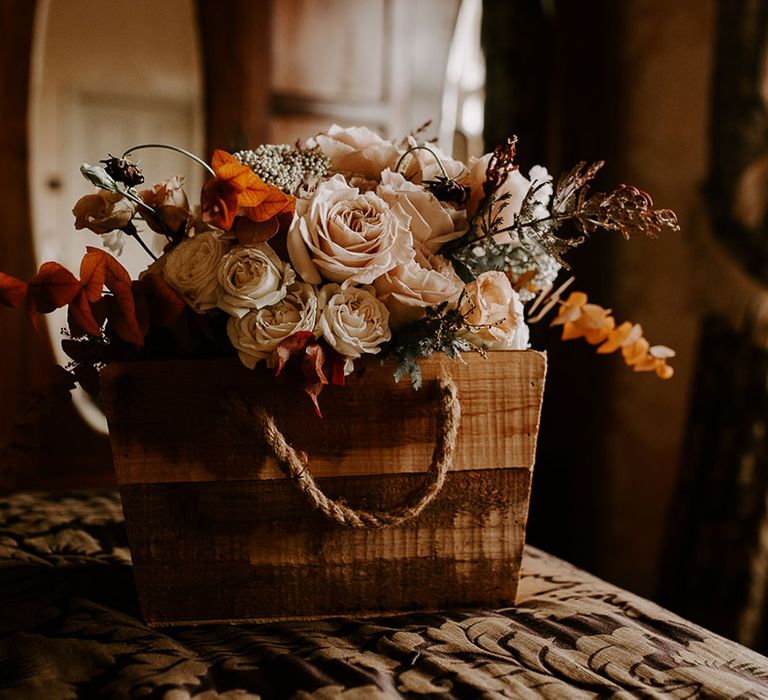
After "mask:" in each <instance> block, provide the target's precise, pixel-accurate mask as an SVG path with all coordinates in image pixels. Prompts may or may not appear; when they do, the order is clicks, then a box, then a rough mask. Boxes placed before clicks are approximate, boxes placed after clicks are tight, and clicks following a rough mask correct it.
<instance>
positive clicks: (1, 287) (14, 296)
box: [0, 272, 28, 309]
mask: <svg viewBox="0 0 768 700" xmlns="http://www.w3.org/2000/svg"><path fill="white" fill-rule="evenodd" d="M27 289H28V287H27V283H26V282H25V281H24V280H19V279H16V278H15V277H11V276H10V275H6V274H5V273H4V272H0V304H5V305H6V306H10V307H11V308H12V309H18V308H21V305H22V304H23V303H24V299H26V297H27Z"/></svg>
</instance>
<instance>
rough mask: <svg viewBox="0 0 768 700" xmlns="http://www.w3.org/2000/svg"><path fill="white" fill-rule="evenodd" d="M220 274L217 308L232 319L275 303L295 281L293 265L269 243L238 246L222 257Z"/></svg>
mask: <svg viewBox="0 0 768 700" xmlns="http://www.w3.org/2000/svg"><path fill="white" fill-rule="evenodd" d="M217 274H218V280H219V287H220V296H219V301H218V304H217V305H218V307H219V308H220V309H222V310H223V311H226V312H227V313H228V314H230V315H231V316H245V314H247V313H248V310H249V309H261V308H263V307H265V306H270V305H271V304H276V303H277V302H278V301H280V300H281V299H282V298H283V297H284V296H285V295H286V294H287V291H288V286H289V285H291V284H293V282H294V280H295V279H296V273H294V271H293V270H292V269H291V266H290V265H289V264H288V263H286V262H283V261H282V260H280V258H279V257H278V255H277V253H275V251H274V250H273V249H272V247H271V246H270V245H269V244H268V243H258V244H257V245H255V246H249V247H247V248H246V247H245V246H235V247H234V248H232V250H230V251H229V253H227V254H226V255H225V256H224V257H223V258H222V260H221V263H220V265H219V269H218V272H217Z"/></svg>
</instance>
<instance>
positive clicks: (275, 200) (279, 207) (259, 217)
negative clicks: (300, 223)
mask: <svg viewBox="0 0 768 700" xmlns="http://www.w3.org/2000/svg"><path fill="white" fill-rule="evenodd" d="M267 187H268V188H269V189H268V191H267V194H266V196H265V197H264V198H263V199H262V200H261V202H260V203H259V204H257V205H256V206H251V205H249V204H246V203H245V202H244V201H242V200H243V199H244V198H243V197H242V195H238V203H239V204H240V207H241V208H242V214H243V216H246V217H248V218H249V219H250V220H251V221H255V222H257V223H259V222H263V221H268V220H269V219H271V218H273V217H276V216H278V215H280V214H283V213H289V214H293V210H294V208H295V206H296V200H295V199H294V198H293V197H291V196H290V195H288V194H285V192H283V191H282V190H280V189H278V188H277V187H273V186H272V185H267Z"/></svg>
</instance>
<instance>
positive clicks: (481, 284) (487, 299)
mask: <svg viewBox="0 0 768 700" xmlns="http://www.w3.org/2000/svg"><path fill="white" fill-rule="evenodd" d="M465 292H466V293H465V297H464V301H463V302H462V305H461V312H462V314H463V315H464V321H465V323H466V324H467V325H468V326H469V328H468V330H467V332H466V336H467V339H468V340H471V341H472V342H473V343H475V344H477V345H480V346H481V347H484V348H488V349H490V350H524V349H525V348H527V347H528V340H529V334H528V326H527V325H526V324H525V318H524V312H523V304H522V302H521V301H520V297H519V295H518V294H517V292H516V291H515V290H514V289H513V288H512V285H511V284H510V282H509V280H508V279H507V276H506V275H505V274H504V273H503V272H496V271H491V272H483V273H482V274H481V275H480V276H479V277H478V278H477V279H476V280H474V281H473V282H470V283H469V284H468V285H467V286H466V288H465Z"/></svg>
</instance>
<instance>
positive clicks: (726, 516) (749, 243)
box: [662, 0, 768, 651]
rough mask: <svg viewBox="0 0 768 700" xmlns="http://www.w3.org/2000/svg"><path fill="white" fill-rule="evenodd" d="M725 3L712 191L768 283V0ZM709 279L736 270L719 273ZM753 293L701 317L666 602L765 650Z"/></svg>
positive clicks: (764, 404) (716, 227)
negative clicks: (766, 93)
mask: <svg viewBox="0 0 768 700" xmlns="http://www.w3.org/2000/svg"><path fill="white" fill-rule="evenodd" d="M717 7H718V9H717V12H718V17H717V25H716V26H717V36H716V42H715V55H714V58H715V61H714V70H713V75H712V83H711V90H712V99H711V126H710V132H709V139H710V154H711V155H710V166H709V177H708V182H707V186H706V191H705V197H704V201H705V202H706V204H707V208H708V215H709V219H710V222H711V228H712V231H713V235H714V236H715V238H716V239H717V240H718V241H719V242H720V243H721V244H722V246H723V249H724V251H725V253H724V254H725V255H727V256H729V257H730V259H731V260H734V261H736V263H737V264H738V265H740V266H741V268H742V269H743V270H744V271H745V272H747V273H748V274H749V275H750V276H751V277H752V279H753V281H754V282H756V283H757V285H756V286H757V288H758V290H759V285H762V286H765V287H767V288H768V218H766V216H765V208H766V205H768V175H766V173H768V160H766V159H767V158H768V110H766V102H765V97H764V96H763V95H762V94H761V92H762V91H763V90H765V89H766V78H765V76H764V75H763V73H764V71H765V60H766V48H768V43H767V42H768V2H765V1H764V0H719V2H718V6H717ZM716 269H717V268H716V267H715V270H716ZM710 284H713V285H718V284H727V281H726V280H725V279H723V280H721V279H717V278H716V277H714V278H713V279H711V280H710ZM757 294H758V295H759V291H758V293H757ZM753 296H754V292H753ZM755 301H756V300H755V299H754V298H751V299H750V298H747V297H746V296H745V298H744V299H742V300H741V301H740V303H739V304H738V305H737V307H734V309H733V310H732V312H731V313H727V312H726V313H719V314H712V315H710V316H709V318H707V319H706V320H705V322H704V324H703V326H702V328H701V334H700V339H699V343H698V360H697V366H696V370H695V382H694V389H693V395H692V402H691V409H690V415H689V422H688V426H687V434H686V440H685V449H684V452H683V459H682V464H681V476H680V483H679V486H678V490H677V494H676V498H675V500H674V503H673V507H672V511H671V515H670V521H669V533H668V538H667V542H668V547H667V552H666V557H665V564H664V567H663V579H662V602H663V603H664V604H666V605H668V606H669V607H671V608H672V609H673V610H675V611H677V612H679V613H681V614H682V615H684V616H686V617H690V618H692V619H693V620H695V621H696V622H699V623H702V624H704V625H706V626H708V627H710V628H712V629H713V630H715V631H717V632H720V633H721V634H724V635H725V636H728V637H731V638H734V639H737V640H738V641H740V642H742V643H744V644H747V645H750V646H753V647H755V648H759V649H761V650H763V651H765V650H766V649H768V636H767V635H766V631H765V627H766V619H765V618H766V593H767V592H768V352H766V349H765V347H764V342H758V341H757V338H758V337H760V336H762V337H765V333H764V331H765V328H764V327H761V326H764V325H765V321H761V320H760V319H759V318H758V317H757V316H756V315H754V314H753V315H750V314H749V313H747V314H746V316H744V315H743V314H739V313H738V311H739V308H738V307H741V308H742V309H754V308H756V307H755ZM739 316H741V318H739Z"/></svg>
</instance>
